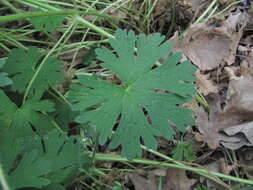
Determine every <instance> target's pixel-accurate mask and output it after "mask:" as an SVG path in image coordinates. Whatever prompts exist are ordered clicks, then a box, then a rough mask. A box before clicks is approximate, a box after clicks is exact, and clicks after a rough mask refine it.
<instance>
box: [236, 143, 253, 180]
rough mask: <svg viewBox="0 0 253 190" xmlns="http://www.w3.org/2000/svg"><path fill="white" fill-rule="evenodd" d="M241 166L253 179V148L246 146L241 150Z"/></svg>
mask: <svg viewBox="0 0 253 190" xmlns="http://www.w3.org/2000/svg"><path fill="white" fill-rule="evenodd" d="M238 156H239V166H241V167H242V168H243V172H244V173H245V174H246V175H247V177H248V178H250V179H253V149H252V148H246V149H243V150H242V151H240V153H239V154H238Z"/></svg>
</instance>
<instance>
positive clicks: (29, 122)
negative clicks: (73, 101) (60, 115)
mask: <svg viewBox="0 0 253 190" xmlns="http://www.w3.org/2000/svg"><path fill="white" fill-rule="evenodd" d="M0 99H1V104H0V126H1V127H4V128H13V129H15V130H14V133H15V135H16V137H22V136H30V135H34V130H33V129H32V127H33V128H35V129H36V131H37V133H39V134H41V135H42V134H45V132H46V131H48V130H49V129H50V128H51V127H53V126H52V119H51V118H50V117H49V116H48V115H46V114H45V113H47V112H53V111H54V104H53V103H52V102H50V101H48V100H41V101H38V100H37V99H29V100H28V101H27V102H26V103H25V104H24V105H22V106H21V107H18V106H17V105H16V104H14V103H13V102H12V101H11V100H10V99H9V98H8V97H7V96H6V95H5V93H4V92H3V91H2V90H0Z"/></svg>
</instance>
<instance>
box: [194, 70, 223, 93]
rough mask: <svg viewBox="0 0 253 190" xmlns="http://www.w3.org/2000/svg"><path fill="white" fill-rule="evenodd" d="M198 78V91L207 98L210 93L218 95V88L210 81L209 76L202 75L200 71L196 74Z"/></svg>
mask: <svg viewBox="0 0 253 190" xmlns="http://www.w3.org/2000/svg"><path fill="white" fill-rule="evenodd" d="M195 76H196V77H197V79H198V80H197V82H196V85H197V89H198V91H199V92H200V93H201V94H203V95H204V96H207V95H208V94H210V93H218V87H217V86H215V85H214V83H213V81H211V80H210V79H209V75H205V74H202V73H201V72H200V71H199V70H198V71H197V72H196V73H195Z"/></svg>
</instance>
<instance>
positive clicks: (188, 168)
mask: <svg viewBox="0 0 253 190" xmlns="http://www.w3.org/2000/svg"><path fill="white" fill-rule="evenodd" d="M95 161H114V162H131V163H136V164H146V165H153V166H162V167H169V168H177V169H181V170H186V171H191V172H194V173H197V174H199V175H203V174H204V176H205V175H213V176H216V177H220V178H223V179H227V180H231V181H235V182H238V183H244V184H250V185H253V180H248V179H242V178H237V177H234V176H229V175H226V174H222V173H219V172H214V171H209V170H205V169H201V168H195V167H191V166H186V165H178V164H173V163H164V162H158V161H153V160H147V159H133V160H128V159H127V158H123V157H121V156H119V155H113V154H99V153H97V154H96V155H95Z"/></svg>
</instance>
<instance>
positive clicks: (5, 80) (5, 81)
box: [0, 59, 12, 87]
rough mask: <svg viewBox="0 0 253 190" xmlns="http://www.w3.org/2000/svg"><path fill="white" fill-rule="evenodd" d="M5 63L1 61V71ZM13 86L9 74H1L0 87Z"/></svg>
mask: <svg viewBox="0 0 253 190" xmlns="http://www.w3.org/2000/svg"><path fill="white" fill-rule="evenodd" d="M4 64H5V62H4V61H3V60H2V59H0V70H1V69H2V68H3V66H4ZM10 84H12V80H11V79H10V78H9V77H8V73H4V72H0V87H3V86H8V85H10Z"/></svg>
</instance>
